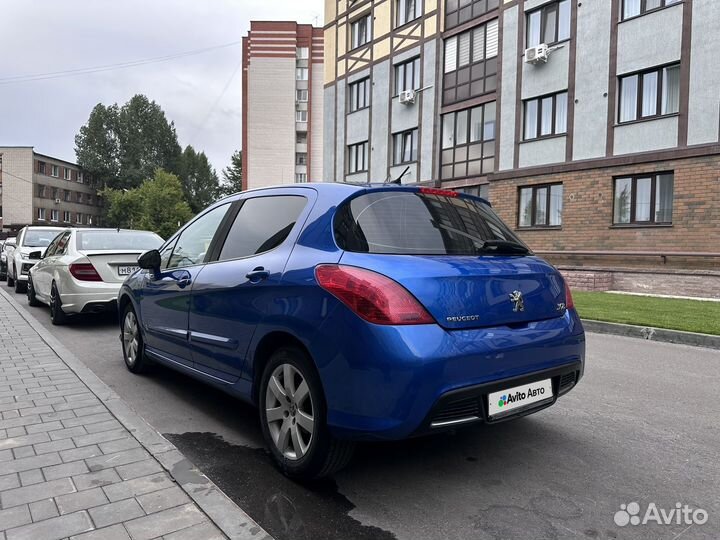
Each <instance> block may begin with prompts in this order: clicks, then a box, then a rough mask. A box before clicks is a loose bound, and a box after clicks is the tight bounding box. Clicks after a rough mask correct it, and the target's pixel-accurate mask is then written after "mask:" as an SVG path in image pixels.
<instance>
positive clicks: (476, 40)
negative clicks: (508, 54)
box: [443, 20, 498, 105]
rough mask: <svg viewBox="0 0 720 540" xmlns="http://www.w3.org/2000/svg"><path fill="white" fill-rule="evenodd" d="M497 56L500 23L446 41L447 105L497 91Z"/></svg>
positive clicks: (479, 27) (481, 27)
mask: <svg viewBox="0 0 720 540" xmlns="http://www.w3.org/2000/svg"><path fill="white" fill-rule="evenodd" d="M497 55H498V21H497V20H494V21H491V22H489V23H487V24H484V25H482V26H478V27H477V28H474V29H472V30H469V31H467V32H463V33H462V34H459V35H457V36H453V37H451V38H448V39H446V40H445V69H444V73H445V74H444V76H443V103H444V104H446V105H447V104H450V103H456V102H458V101H463V100H466V99H469V98H471V97H475V96H480V95H482V94H486V93H488V92H493V91H495V90H496V89H497Z"/></svg>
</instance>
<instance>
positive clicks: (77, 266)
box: [70, 263, 102, 281]
mask: <svg viewBox="0 0 720 540" xmlns="http://www.w3.org/2000/svg"><path fill="white" fill-rule="evenodd" d="M70 273H71V274H72V276H73V277H74V278H75V279H77V280H79V281H102V278H101V277H100V274H98V273H97V270H95V267H94V266H93V265H92V264H90V263H73V264H71V265H70Z"/></svg>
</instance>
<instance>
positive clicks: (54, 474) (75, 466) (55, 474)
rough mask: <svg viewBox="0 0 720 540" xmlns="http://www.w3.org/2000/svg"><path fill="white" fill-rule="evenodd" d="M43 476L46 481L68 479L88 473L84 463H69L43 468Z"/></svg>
mask: <svg viewBox="0 0 720 540" xmlns="http://www.w3.org/2000/svg"><path fill="white" fill-rule="evenodd" d="M42 471H43V475H44V476H45V479H46V480H56V479H57V478H68V477H70V476H77V475H79V474H85V473H87V472H89V469H88V468H87V465H85V462H84V461H71V462H70V463H63V464H62V465H52V466H50V467H43V470H42Z"/></svg>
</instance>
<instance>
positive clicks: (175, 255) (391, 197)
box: [118, 184, 585, 478]
mask: <svg viewBox="0 0 720 540" xmlns="http://www.w3.org/2000/svg"><path fill="white" fill-rule="evenodd" d="M138 264H139V266H140V267H141V268H142V270H140V271H138V272H136V273H135V274H133V275H132V276H130V277H129V278H128V280H127V281H126V282H125V283H124V284H123V286H122V288H121V291H120V295H119V298H118V308H119V311H120V313H121V317H120V328H121V338H122V346H123V355H124V358H125V363H126V365H127V367H128V369H129V370H130V371H132V372H134V373H140V372H142V371H144V370H145V369H146V368H147V367H148V365H149V364H150V363H153V362H157V363H160V364H164V365H166V366H170V367H172V368H174V369H177V370H179V371H181V372H184V373H186V374H188V375H190V376H192V377H195V378H197V379H199V380H201V381H204V382H207V383H209V384H211V385H213V386H216V387H218V388H220V389H222V390H225V391H227V392H229V393H231V394H234V395H235V396H238V397H240V398H242V399H244V400H246V401H248V402H251V403H254V404H256V405H257V406H258V409H259V416H260V423H261V427H262V431H263V435H264V437H265V440H266V443H267V445H268V447H269V449H270V452H271V454H272V456H273V458H274V460H275V462H276V463H277V464H278V466H279V467H280V468H281V470H282V471H284V472H285V473H286V474H287V475H289V476H291V477H296V478H314V477H319V476H323V475H326V474H329V473H331V472H332V471H334V470H337V469H339V468H340V467H342V466H343V465H345V464H346V463H347V462H348V460H349V459H350V456H351V454H352V448H353V441H355V440H362V439H365V440H392V439H404V438H407V437H412V436H416V435H425V434H431V433H436V432H442V431H444V430H448V429H451V428H456V427H459V426H464V425H468V424H474V423H481V422H488V423H496V422H501V421H504V420H507V419H510V418H516V417H519V416H524V415H527V414H530V413H534V412H536V411H539V410H541V409H544V408H545V407H549V406H550V405H552V404H553V403H555V401H556V400H557V399H558V397H559V396H561V395H563V394H565V393H567V392H568V391H570V390H571V389H572V388H573V387H574V385H575V384H577V382H578V381H579V380H580V378H581V377H582V375H583V370H584V355H585V336H584V331H583V327H582V324H581V322H580V319H579V318H578V315H577V313H576V311H575V309H574V307H573V300H572V295H571V294H570V290H569V289H568V287H567V285H566V283H565V281H564V280H563V278H562V276H561V275H560V273H559V272H558V271H557V270H556V269H555V268H554V267H553V266H551V265H550V264H548V263H547V262H545V261H543V260H542V259H540V258H539V257H536V256H535V255H533V253H532V252H531V251H530V250H529V249H528V248H527V246H525V245H524V244H523V243H522V242H521V241H520V240H519V239H518V238H517V237H516V236H515V234H514V233H513V232H512V231H511V230H510V229H509V228H508V227H507V226H506V225H505V224H504V223H503V222H502V221H501V219H500V218H499V217H498V216H497V214H495V212H494V211H493V210H492V208H491V206H490V205H489V204H488V203H487V202H486V201H485V200H483V199H480V198H477V197H473V196H469V195H463V194H458V193H456V192H453V191H445V190H439V189H430V188H422V187H421V188H418V187H405V186H403V187H400V186H397V187H395V186H384V185H383V186H375V185H363V186H353V185H349V184H315V185H305V186H292V187H278V188H268V189H261V190H256V191H249V192H245V193H242V194H238V195H234V196H232V197H229V198H227V199H224V200H222V201H220V202H218V203H216V204H215V205H213V206H211V207H210V208H209V209H207V210H206V211H204V212H202V213H201V214H200V215H199V216H198V217H196V218H195V219H194V220H192V221H191V222H190V223H189V224H187V225H186V226H185V227H183V228H182V229H181V230H180V231H179V232H177V233H176V234H175V235H174V236H173V237H172V238H170V239H169V240H168V241H167V242H165V244H164V245H163V247H162V248H161V249H160V250H157V251H155V250H153V251H150V252H148V253H145V254H143V255H142V256H141V257H140V259H139V260H138ZM231 414H232V413H231Z"/></svg>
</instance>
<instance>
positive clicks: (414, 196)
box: [334, 191, 523, 255]
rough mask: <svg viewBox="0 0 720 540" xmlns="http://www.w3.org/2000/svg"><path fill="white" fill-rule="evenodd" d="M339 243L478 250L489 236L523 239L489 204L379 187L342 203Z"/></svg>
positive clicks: (363, 248)
mask: <svg viewBox="0 0 720 540" xmlns="http://www.w3.org/2000/svg"><path fill="white" fill-rule="evenodd" d="M334 228H335V239H336V240H337V243H338V245H339V246H340V247H341V248H342V249H344V250H346V251H353V252H357V253H384V254H393V255H477V254H478V253H479V252H480V250H481V248H482V247H483V245H484V243H485V242H488V241H490V242H492V241H502V242H514V243H518V244H521V245H523V244H522V242H521V241H520V240H519V239H518V238H517V237H516V236H515V235H514V234H513V233H512V231H510V229H509V228H508V227H507V226H506V225H505V224H504V223H503V222H502V220H501V219H500V218H499V217H498V216H497V214H495V212H494V211H493V210H492V208H490V207H489V206H488V205H486V204H484V203H482V202H480V201H475V200H473V199H466V198H461V197H448V196H445V195H437V194H428V193H420V192H414V191H379V192H371V193H368V194H366V195H361V196H359V197H356V198H354V199H352V200H350V201H349V202H346V203H344V204H343V205H342V206H341V207H340V208H339V209H338V212H337V214H336V216H335V225H334Z"/></svg>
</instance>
